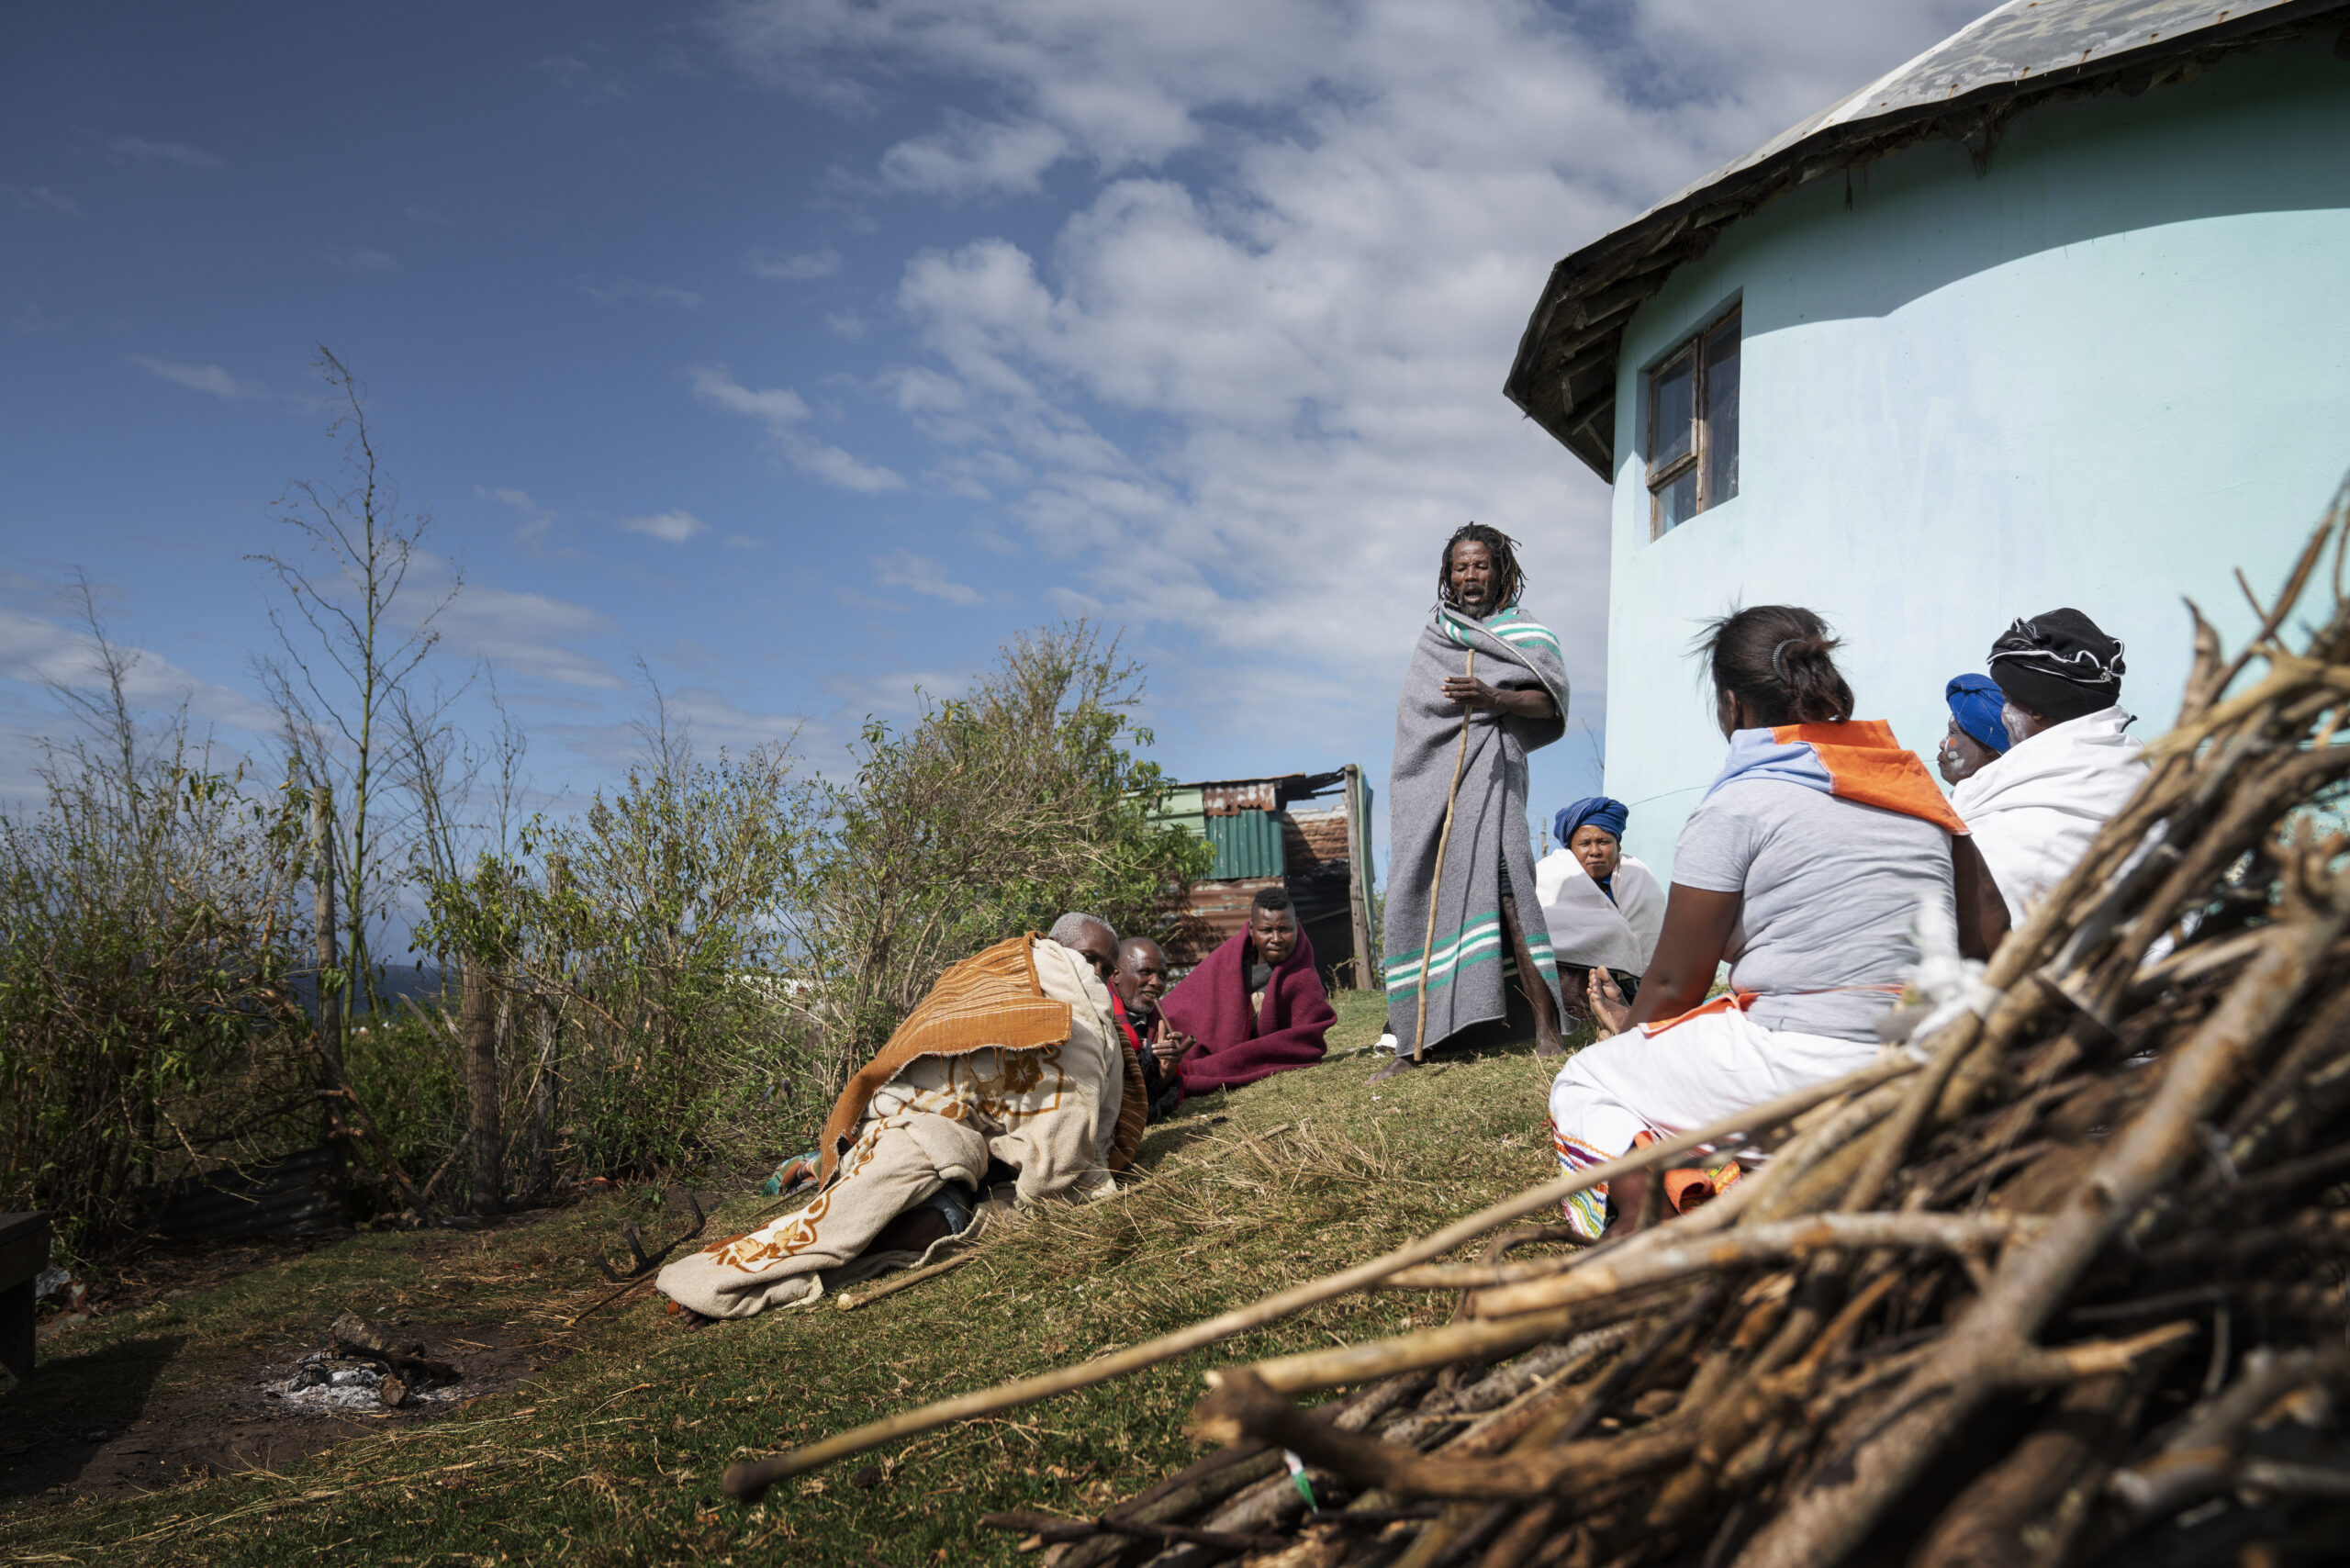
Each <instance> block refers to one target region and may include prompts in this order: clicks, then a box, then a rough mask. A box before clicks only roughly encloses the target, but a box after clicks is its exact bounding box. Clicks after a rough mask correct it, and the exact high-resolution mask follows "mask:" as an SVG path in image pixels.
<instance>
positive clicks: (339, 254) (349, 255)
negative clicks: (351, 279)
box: [318, 245, 400, 276]
mask: <svg viewBox="0 0 2350 1568" xmlns="http://www.w3.org/2000/svg"><path fill="white" fill-rule="evenodd" d="M318 254H319V260H321V261H323V262H326V263H330V264H331V265H334V266H338V267H341V269H342V270H343V271H344V272H347V273H357V274H361V275H362V276H366V275H370V274H377V275H380V274H384V273H396V272H397V271H399V270H400V259H399V258H398V257H397V256H395V255H393V254H392V253H391V252H388V251H372V250H369V249H368V248H367V247H366V246H364V245H354V246H352V247H351V248H349V249H347V250H346V249H341V248H338V247H336V246H332V245H323V246H320V247H319V252H318Z"/></svg>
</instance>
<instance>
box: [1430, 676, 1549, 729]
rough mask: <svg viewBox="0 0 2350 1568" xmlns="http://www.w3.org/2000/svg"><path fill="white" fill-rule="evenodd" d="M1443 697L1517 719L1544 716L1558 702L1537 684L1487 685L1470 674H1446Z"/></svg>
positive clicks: (1465, 705) (1461, 704) (1473, 709)
mask: <svg viewBox="0 0 2350 1568" xmlns="http://www.w3.org/2000/svg"><path fill="white" fill-rule="evenodd" d="M1444 700H1446V701H1447V702H1458V703H1459V704H1460V706H1461V707H1463V708H1465V709H1467V710H1469V711H1472V712H1474V711H1477V710H1478V709H1481V708H1483V709H1491V710H1492V711H1495V712H1501V713H1514V714H1516V715H1517V717H1519V718H1521V719H1548V718H1550V717H1551V716H1552V715H1554V714H1556V713H1557V712H1558V711H1559V705H1558V704H1557V703H1555V702H1553V701H1551V700H1550V693H1549V692H1547V691H1545V690H1543V689H1541V688H1540V687H1539V686H1534V687H1523V688H1521V687H1505V686H1489V685H1487V684H1486V683H1485V682H1483V681H1482V680H1479V679H1478V678H1476V677H1475V676H1472V675H1449V676H1446V677H1445V678H1444Z"/></svg>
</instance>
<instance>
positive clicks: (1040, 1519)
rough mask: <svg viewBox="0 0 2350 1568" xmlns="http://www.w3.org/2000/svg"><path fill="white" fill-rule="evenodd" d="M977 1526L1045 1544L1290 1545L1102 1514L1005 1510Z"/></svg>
mask: <svg viewBox="0 0 2350 1568" xmlns="http://www.w3.org/2000/svg"><path fill="white" fill-rule="evenodd" d="M979 1523H980V1525H981V1526H983V1527H984V1528H986V1529H1009V1530H1023V1531H1026V1532H1028V1533H1030V1534H1034V1535H1036V1536H1040V1537H1042V1538H1043V1539H1044V1540H1047V1541H1056V1540H1090V1539H1091V1538H1092V1537H1094V1536H1097V1535H1124V1536H1137V1537H1140V1538H1141V1539H1143V1540H1179V1541H1183V1542H1186V1543H1188V1544H1190V1545H1192V1546H1212V1547H1216V1548H1218V1549H1220V1550H1222V1551H1279V1550H1280V1549H1281V1548H1282V1547H1284V1546H1287V1545H1289V1544H1290V1542H1289V1540H1288V1538H1287V1537H1285V1536H1278V1535H1237V1534H1235V1533H1233V1532H1232V1531H1230V1530H1220V1529H1192V1527H1190V1526H1189V1525H1166V1524H1143V1523H1138V1522H1136V1520H1133V1519H1116V1518H1111V1517H1110V1516H1109V1515H1107V1514H1104V1515H1102V1517H1101V1518H1092V1519H1068V1518H1061V1517H1060V1516H1059V1515H1057V1514H1039V1513H1034V1512H1032V1511H1030V1510H1029V1509H1026V1508H1007V1509H1005V1510H1004V1511H1003V1512H1002V1513H998V1514H981V1515H980V1516H979Z"/></svg>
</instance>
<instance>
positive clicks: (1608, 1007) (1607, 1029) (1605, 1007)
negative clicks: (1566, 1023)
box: [1583, 964, 1632, 1040]
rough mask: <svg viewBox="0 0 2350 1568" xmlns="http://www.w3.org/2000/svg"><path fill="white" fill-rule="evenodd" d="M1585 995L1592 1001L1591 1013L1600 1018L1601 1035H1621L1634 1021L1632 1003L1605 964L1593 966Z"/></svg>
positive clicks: (1585, 988)
mask: <svg viewBox="0 0 2350 1568" xmlns="http://www.w3.org/2000/svg"><path fill="white" fill-rule="evenodd" d="M1583 996H1584V998H1585V999H1586V1000H1587V1001H1589V1002H1590V1003H1591V1015H1592V1016H1593V1017H1594V1018H1596V1019H1598V1020H1599V1037H1600V1038H1601V1039H1603V1040H1604V1039H1606V1038H1607V1037H1608V1036H1611V1035H1620V1034H1622V1033H1623V1032H1624V1027H1625V1025H1628V1024H1629V1023H1630V1022H1631V1021H1632V1004H1631V1003H1630V1002H1627V1001H1625V1000H1624V991H1623V988H1622V987H1621V986H1618V985H1617V983H1616V977H1615V976H1614V975H1611V974H1609V973H1608V972H1607V968H1606V965H1604V964H1594V965H1592V967H1591V980H1590V982H1589V983H1588V984H1586V985H1585V986H1584V987H1583Z"/></svg>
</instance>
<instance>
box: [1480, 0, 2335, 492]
mask: <svg viewBox="0 0 2350 1568" xmlns="http://www.w3.org/2000/svg"><path fill="white" fill-rule="evenodd" d="M2342 11H2350V0H2299V3H2297V4H2288V5H2283V6H2272V7H2270V8H2267V9H2266V10H2263V11H2259V12H2255V13H2254V14H2253V15H2251V16H2249V17H2244V18H2242V19H2241V20H2240V21H2239V22H2232V23H2218V24H2214V25H2213V26H2210V27H2208V28H2199V29H2198V30H2196V31H2195V32H2192V33H2188V34H2185V35H2182V36H2180V37H2178V38H2177V39H2176V40H2175V41H2174V40H2172V39H2165V40H2164V41H2163V42H2161V43H2157V44H2148V45H2144V46H2142V47H2140V48H2138V49H2134V50H2123V51H2121V52H2118V53H2115V54H2112V55H2109V56H2105V57H2102V58H2100V59H2098V60H2096V61H2094V62H2088V63H2086V64H2082V65H2078V66H2070V67H2066V68H2065V69H2062V70H2057V71H2051V72H2048V73H2044V74H2040V75H2031V76H2026V77H2020V78H2017V79H2015V80H2011V81H2008V82H1999V83H1993V84H1987V85H1986V86H1983V87H1980V88H1977V89H1975V91H1973V92H1971V93H1966V94H1964V95H1955V96H1953V97H1951V98H1949V99H1946V100H1944V101H1942V102H1939V103H1933V104H1922V105H1917V106H1912V107H1909V108H1905V109H1897V110H1891V111H1888V112H1886V113H1884V114H1881V115H1876V116H1872V117H1869V118H1860V119H1851V120H1845V121H1843V122H1841V123H1831V124H1825V125H1822V126H1820V128H1819V129H1816V130H1814V131H1812V132H1810V133H1809V134H1807V135H1805V136H1801V137H1798V138H1796V140H1792V141H1790V142H1788V143H1787V144H1786V145H1785V146H1783V147H1780V148H1777V149H1775V150H1774V151H1770V152H1768V153H1767V154H1766V155H1764V156H1762V157H1760V158H1757V159H1755V160H1754V161H1753V162H1748V163H1742V164H1738V165H1733V166H1732V167H1731V168H1729V169H1728V170H1726V171H1724V172H1723V173H1722V174H1720V175H1719V177H1718V178H1715V179H1712V180H1708V181H1707V182H1705V183H1704V184H1702V185H1695V186H1693V187H1691V188H1690V189H1688V190H1686V191H1684V192H1683V193H1681V194H1680V195H1679V196H1674V197H1673V198H1672V199H1670V200H1668V201H1666V202H1664V203H1663V204H1662V205H1661V206H1658V207H1651V209H1650V210H1649V211H1647V212H1645V213H1642V214H1641V215H1640V216H1639V217H1638V218H1634V219H1632V221H1630V222H1629V223H1627V224H1625V225H1623V226H1622V227H1621V228H1618V229H1615V230H1610V231H1609V232H1608V233H1606V234H1604V235H1602V236H1601V237H1600V238H1599V239H1597V240H1595V241H1592V242H1591V243H1590V244H1588V245H1585V246H1583V248H1582V249H1581V250H1578V251H1575V252H1572V253H1571V254H1569V255H1568V256H1567V257H1565V258H1564V259H1563V260H1561V262H1560V263H1558V264H1557V265H1556V266H1554V267H1552V268H1551V269H1550V280H1549V281H1548V282H1547V283H1546V284H1545V285H1544V286H1543V290H1542V294H1541V297H1540V298H1539V300H1538V301H1537V303H1536V305H1535V308H1534V311H1533V313H1532V315H1531V316H1529V317H1528V318H1527V325H1526V330H1525V332H1524V333H1522V334H1521V335H1520V337H1519V339H1518V347H1517V354H1516V358H1515V359H1514V360H1513V361H1512V362H1511V364H1510V370H1509V375H1508V376H1507V378H1506V379H1505V380H1504V382H1503V383H1502V392H1503V395H1504V396H1505V397H1506V398H1509V400H1510V401H1511V402H1513V403H1515V404H1516V405H1517V407H1518V408H1519V409H1522V410H1523V411H1524V412H1525V413H1526V414H1527V417H1528V418H1530V419H1532V420H1535V421H1536V422H1537V423H1539V425H1541V426H1542V428H1543V429H1545V430H1547V431H1550V434H1551V436H1552V438H1553V439H1555V440H1557V441H1558V442H1560V443H1561V445H1563V446H1565V447H1566V448H1567V450H1568V451H1570V452H1572V453H1573V454H1575V455H1576V456H1577V457H1579V458H1581V459H1583V462H1584V463H1585V464H1586V465H1589V466H1590V468H1591V469H1592V471H1593V472H1595V473H1596V474H1597V475H1598V476H1600V477H1601V478H1602V479H1604V480H1606V481H1607V482H1609V483H1610V484H1612V483H1614V481H1615V477H1616V475H1615V431H1614V424H1613V420H1614V413H1615V401H1616V382H1617V364H1618V359H1619V356H1620V351H1621V348H1622V342H1623V331H1624V328H1625V326H1626V325H1627V324H1628V323H1629V321H1630V320H1631V319H1632V317H1633V316H1634V315H1635V314H1636V313H1637V312H1638V310H1639V307H1640V306H1641V305H1643V304H1645V303H1646V302H1647V301H1648V300H1649V299H1650V298H1651V297H1653V296H1654V295H1655V294H1656V292H1657V291H1658V290H1659V289H1661V288H1662V286H1664V283H1665V280H1666V279H1667V278H1668V277H1670V276H1671V275H1672V274H1673V271H1674V270H1675V269H1677V268H1678V267H1680V266H1681V265H1682V264H1683V263H1686V262H1688V261H1691V260H1694V259H1695V258H1696V257H1697V256H1699V255H1702V254H1703V253H1704V252H1706V251H1707V250H1708V249H1710V248H1711V247H1712V245H1713V242H1714V241H1716V240H1717V239H1718V238H1719V237H1720V234H1721V232H1722V230H1725V229H1726V228H1728V227H1729V225H1730V224H1732V223H1735V222H1737V221H1738V220H1739V219H1740V218H1746V217H1748V216H1750V215H1751V214H1752V213H1753V212H1754V211H1755V210H1756V209H1758V208H1759V207H1762V206H1763V205H1765V204H1766V203H1768V202H1769V201H1771V200H1773V199H1774V198H1775V197H1777V196H1783V195H1785V193H1786V192H1788V191H1791V190H1795V189H1796V188H1799V187H1800V186H1802V185H1808V184H1810V183H1811V182H1812V181H1814V180H1816V179H1818V178H1820V177H1822V176H1824V175H1827V174H1837V173H1841V172H1846V171H1850V170H1852V169H1856V168H1859V167H1862V166H1863V165H1864V164H1866V163H1869V162H1874V161H1875V160H1876V159H1879V158H1882V157H1885V156H1886V155H1887V154H1889V153H1891V152H1894V151H1899V150H1900V149H1902V148H1905V147H1908V146H1910V145H1913V144H1915V143H1916V142H1919V141H1926V140H1955V141H1964V140H1971V139H1973V138H1974V137H1975V136H1978V135H1980V136H1982V137H1983V138H1984V140H1985V148H1984V151H1983V153H1982V154H1981V157H1982V158H1983V159H1985V160H1987V159H1988V157H1989V152H1990V146H1991V144H1992V143H1994V142H1996V140H1997V135H1998V129H1999V127H2000V125H2001V123H2002V122H2003V121H2004V120H2005V119H2006V118H2008V117H2009V115H2011V114H2014V113H2017V112H2020V110H2022V109H2025V108H2030V107H2036V106H2041V105H2042V104H2045V103H2047V102H2049V101H2050V100H2052V99H2053V98H2056V97H2059V96H2064V95H2084V94H2087V93H2095V92H2100V91H2103V90H2104V89H2105V88H2107V87H2109V86H2115V85H2120V86H2121V87H2122V89H2123V90H2124V91H2125V92H2126V93H2128V94H2129V95H2132V96H2135V95H2137V94H2139V93H2141V92H2143V91H2145V90H2146V88H2148V87H2151V86H2158V85H2166V84H2168V79H2169V78H2170V77H2171V76H2172V75H2173V74H2174V73H2173V72H2172V71H2171V70H2170V69H2168V68H2170V67H2173V66H2176V65H2177V64H2179V63H2181V62H2186V61H2188V60H2189V59H2192V58H2194V57H2198V56H2206V55H2209V56H2213V57H2216V55H2217V54H2219V53H2223V52H2232V51H2233V50H2241V49H2244V48H2248V47H2251V46H2253V45H2255V44H2257V43H2261V42H2265V41H2268V39H2269V37H2270V35H2283V34H2287V33H2290V32H2297V31H2300V30H2304V29H2306V28H2308V27H2309V26H2310V24H2311V23H2312V22H2313V21H2314V20H2316V19H2317V18H2320V17H2323V16H2325V15H2326V14H2328V13H2333V12H2342ZM2142 72H2150V73H2151V74H2150V75H2148V76H2147V78H2146V79H2145V80H2144V81H2143V82H2132V81H2130V80H2128V79H2129V78H2132V76H2134V75H2136V74H2137V73H2142ZM1880 80H1882V79H1880ZM1850 101H1851V100H1850V98H1847V99H1845V100H1841V102H1850ZM1840 106H1841V105H1840ZM1833 112H1834V110H1833V109H1832V108H1831V109H1830V110H1826V111H1822V114H1821V116H1818V117H1815V118H1828V117H1829V116H1830V115H1832V114H1833ZM1603 425H1604V429H1603Z"/></svg>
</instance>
